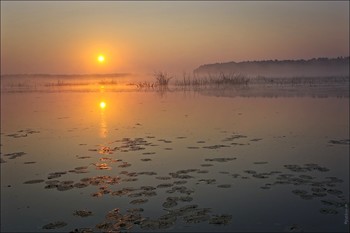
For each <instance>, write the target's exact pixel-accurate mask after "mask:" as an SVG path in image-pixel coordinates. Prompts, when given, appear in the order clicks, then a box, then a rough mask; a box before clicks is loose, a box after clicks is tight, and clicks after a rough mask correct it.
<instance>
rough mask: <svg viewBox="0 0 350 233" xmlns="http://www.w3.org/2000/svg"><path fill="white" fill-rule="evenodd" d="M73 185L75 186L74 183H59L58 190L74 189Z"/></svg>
mask: <svg viewBox="0 0 350 233" xmlns="http://www.w3.org/2000/svg"><path fill="white" fill-rule="evenodd" d="M73 187H74V186H73V185H64V184H59V185H58V186H57V190H58V191H67V190H70V189H72V188H73Z"/></svg>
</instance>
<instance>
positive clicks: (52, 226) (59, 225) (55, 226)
mask: <svg viewBox="0 0 350 233" xmlns="http://www.w3.org/2000/svg"><path fill="white" fill-rule="evenodd" d="M65 226H67V223H66V222H63V221H56V222H52V223H48V224H46V225H44V226H43V227H42V229H45V230H53V229H59V228H62V227H65Z"/></svg>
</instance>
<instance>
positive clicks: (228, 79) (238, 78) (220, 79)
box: [175, 72, 250, 87]
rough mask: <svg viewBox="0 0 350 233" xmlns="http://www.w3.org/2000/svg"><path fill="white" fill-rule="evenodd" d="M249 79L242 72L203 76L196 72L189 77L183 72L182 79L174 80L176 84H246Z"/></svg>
mask: <svg viewBox="0 0 350 233" xmlns="http://www.w3.org/2000/svg"><path fill="white" fill-rule="evenodd" d="M249 82H250V79H249V78H247V77H246V76H244V75H242V74H236V73H228V74H225V73H223V72H221V73H220V74H219V75H212V74H208V75H207V76H205V77H198V76H197V75H196V74H194V75H193V77H191V75H188V74H186V73H184V74H183V79H182V80H176V81H175V85H176V86H193V87H199V86H212V85H217V86H220V85H248V83H249Z"/></svg>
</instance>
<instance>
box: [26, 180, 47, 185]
mask: <svg viewBox="0 0 350 233" xmlns="http://www.w3.org/2000/svg"><path fill="white" fill-rule="evenodd" d="M44 181H45V180H28V181H26V182H23V184H38V183H42V182H44Z"/></svg>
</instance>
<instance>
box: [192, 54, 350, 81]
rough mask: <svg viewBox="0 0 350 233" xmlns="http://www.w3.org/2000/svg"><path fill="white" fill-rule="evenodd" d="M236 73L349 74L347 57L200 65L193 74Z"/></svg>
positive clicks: (260, 74) (286, 74)
mask: <svg viewBox="0 0 350 233" xmlns="http://www.w3.org/2000/svg"><path fill="white" fill-rule="evenodd" d="M218 73H238V74H242V75H246V76H249V77H258V76H263V77H324V76H347V77H348V76H349V57H337V58H327V57H321V58H312V59H309V60H304V59H299V60H262V61H243V62H233V61H232V62H226V63H215V64H205V65H201V66H200V67H198V68H197V69H195V70H194V74H196V75H202V74H218Z"/></svg>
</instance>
